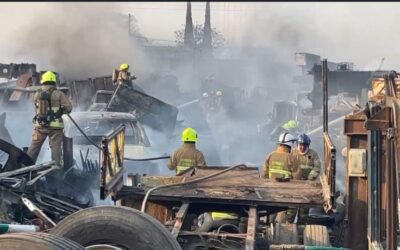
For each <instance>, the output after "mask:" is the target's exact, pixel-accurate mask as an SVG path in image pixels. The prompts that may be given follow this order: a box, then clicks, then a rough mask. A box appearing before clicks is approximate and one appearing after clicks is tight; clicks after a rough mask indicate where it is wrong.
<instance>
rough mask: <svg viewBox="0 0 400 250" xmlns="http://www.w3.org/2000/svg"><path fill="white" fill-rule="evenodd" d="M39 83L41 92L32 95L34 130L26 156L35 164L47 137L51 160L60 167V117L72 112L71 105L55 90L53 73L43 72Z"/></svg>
mask: <svg viewBox="0 0 400 250" xmlns="http://www.w3.org/2000/svg"><path fill="white" fill-rule="evenodd" d="M40 83H41V84H42V87H41V90H39V91H37V92H36V93H35V95H34V105H35V113H36V115H35V117H34V118H33V123H34V130H33V133H32V144H31V145H30V147H29V149H28V155H29V156H30V157H31V158H32V160H33V161H34V162H36V160H37V157H38V155H39V152H40V149H41V147H42V145H43V143H44V141H45V140H46V138H47V137H49V144H50V148H51V159H52V160H54V161H55V162H56V163H57V164H58V165H59V166H62V163H61V158H62V142H63V128H64V123H63V120H62V118H61V116H62V115H63V114H69V113H70V112H71V111H72V104H71V102H70V101H69V100H68V98H67V96H66V95H65V94H64V93H63V92H61V91H59V90H57V88H56V75H55V74H54V73H53V72H51V71H47V72H45V73H44V74H43V75H42V77H41V80H40Z"/></svg>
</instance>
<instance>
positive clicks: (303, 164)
mask: <svg viewBox="0 0 400 250" xmlns="http://www.w3.org/2000/svg"><path fill="white" fill-rule="evenodd" d="M310 144H311V139H310V137H308V135H306V134H300V135H299V137H298V138H297V147H296V148H295V149H294V150H293V151H292V158H293V178H294V179H296V180H316V179H317V177H318V176H319V173H320V172H321V161H320V159H319V156H318V153H317V152H315V151H314V150H312V149H311V148H310Z"/></svg>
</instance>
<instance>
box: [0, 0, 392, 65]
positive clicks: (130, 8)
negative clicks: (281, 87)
mask: <svg viewBox="0 0 400 250" xmlns="http://www.w3.org/2000/svg"><path fill="white" fill-rule="evenodd" d="M66 6H67V7H68V8H66ZM71 6H75V7H74V8H72V7H71ZM81 6H83V7H81ZM399 7H400V3H396V2H386V3H379V2H375V3H373V2H365V3H362V2H355V3H340V2H331V3H329V2H324V3H323V2H320V3H318V2H304V3H302V2H290V3H284V2H283V3H282V2H273V3H271V2H265V3H263V2H255V3H251V2H241V3H238V2H232V3H224V2H211V23H212V27H215V28H217V30H219V31H221V32H222V33H223V35H224V36H225V38H226V40H227V42H228V44H229V45H239V46H259V47H272V48H274V49H277V51H280V52H281V53H288V54H290V55H292V54H293V53H294V52H297V51H305V52H311V53H316V54H320V55H322V56H323V57H326V58H328V59H330V60H332V61H353V62H354V63H355V65H356V66H358V68H359V69H375V68H376V67H377V66H378V65H379V62H380V60H381V58H382V57H385V58H386V60H385V63H384V67H386V68H388V69H397V68H398V65H399V64H400V56H399V55H400V52H399V49H398V44H400V33H399V32H396V31H397V29H398V17H399V16H400V8H399ZM204 9H205V3H202V2H194V3H192V12H193V22H194V23H196V22H197V23H203V22H204ZM99 10H100V11H99ZM68 11H70V12H71V13H69V12H68ZM108 12H118V13H123V14H127V13H132V14H134V15H135V17H136V18H137V21H138V25H139V28H140V31H141V32H142V33H143V34H144V35H145V36H148V37H150V38H155V39H165V40H171V41H173V40H174V31H176V30H178V29H180V28H182V27H183V26H184V21H185V14H186V3H185V2H132V3H127V2H123V3H122V2H120V3H82V2H81V3H70V2H68V3H21V2H19V3H11V2H9V3H0V30H1V31H2V39H1V40H0V54H1V55H2V56H1V57H2V59H1V61H2V62H7V61H9V60H17V61H18V60H23V59H24V60H28V61H29V60H31V61H32V60H35V59H36V58H35V56H34V55H32V54H30V53H26V51H25V52H24V53H21V48H20V47H21V46H20V44H19V43H21V42H29V41H27V40H29V39H27V38H26V37H24V38H21V34H23V33H29V30H28V29H29V25H30V24H31V23H32V24H37V20H38V19H44V20H45V22H44V23H45V24H46V25H47V26H51V25H53V22H54V25H53V26H55V25H59V26H58V27H57V28H55V29H56V30H58V31H61V32H60V33H58V34H54V36H60V37H59V38H58V39H61V40H62V39H67V40H68V39H70V37H65V36H66V35H67V34H69V33H66V34H63V33H62V29H68V28H71V27H73V28H74V29H77V28H78V27H79V26H82V27H84V26H87V25H89V24H88V23H90V24H92V25H93V27H96V28H99V29H101V28H102V27H100V26H101V25H103V26H104V25H105V26H107V23H108V20H107V19H106V16H107V14H108ZM55 13H58V14H55ZM86 17H88V18H87V19H85V18H86ZM89 17H90V18H89ZM62 18H64V19H62ZM58 19H60V20H61V19H62V22H61V21H60V20H58ZM60 23H62V25H60ZM41 25H42V26H43V24H41ZM96 25H97V26H96ZM46 29H47V28H43V30H41V29H39V30H36V31H35V32H39V33H40V32H44V34H45V35H46V36H50V35H52V34H51V33H49V32H48V30H46ZM86 30H87V29H86ZM77 33H79V32H76V35H77ZM85 33H86V31H82V32H80V36H86V35H87V34H85ZM74 34H75V33H74ZM89 34H90V32H89ZM62 35H64V37H63V36H62ZM110 36H111V37H112V34H110ZM21 39H23V40H24V41H22V40H21ZM88 39H90V38H88ZM103 43H104V42H103ZM63 46H68V43H65V44H64V45H63ZM30 47H31V49H33V47H32V46H30ZM74 48H75V47H74ZM41 49H46V48H41ZM17 52H18V53H17ZM17 54H18V55H17ZM4 60H5V61H4Z"/></svg>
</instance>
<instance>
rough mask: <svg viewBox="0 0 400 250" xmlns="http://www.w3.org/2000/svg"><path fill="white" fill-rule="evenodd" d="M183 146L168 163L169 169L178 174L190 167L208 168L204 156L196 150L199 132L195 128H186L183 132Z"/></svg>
mask: <svg viewBox="0 0 400 250" xmlns="http://www.w3.org/2000/svg"><path fill="white" fill-rule="evenodd" d="M181 140H182V142H183V145H182V147H180V148H178V149H177V150H176V151H175V152H174V153H173V155H172V156H171V158H170V159H169V161H168V168H169V169H170V170H175V171H176V174H180V173H181V172H183V171H185V170H187V169H189V168H190V167H197V166H206V161H205V159H204V155H203V153H202V152H200V151H199V150H198V149H196V141H197V132H196V130H194V129H193V128H186V129H185V130H183V132H182V138H181Z"/></svg>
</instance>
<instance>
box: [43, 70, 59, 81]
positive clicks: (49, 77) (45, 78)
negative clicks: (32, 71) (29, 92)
mask: <svg viewBox="0 0 400 250" xmlns="http://www.w3.org/2000/svg"><path fill="white" fill-rule="evenodd" d="M56 81H57V77H56V74H54V73H53V72H51V71H46V72H45V73H43V75H42V78H41V79H40V83H41V84H43V83H47V82H48V83H54V84H55V83H56Z"/></svg>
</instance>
